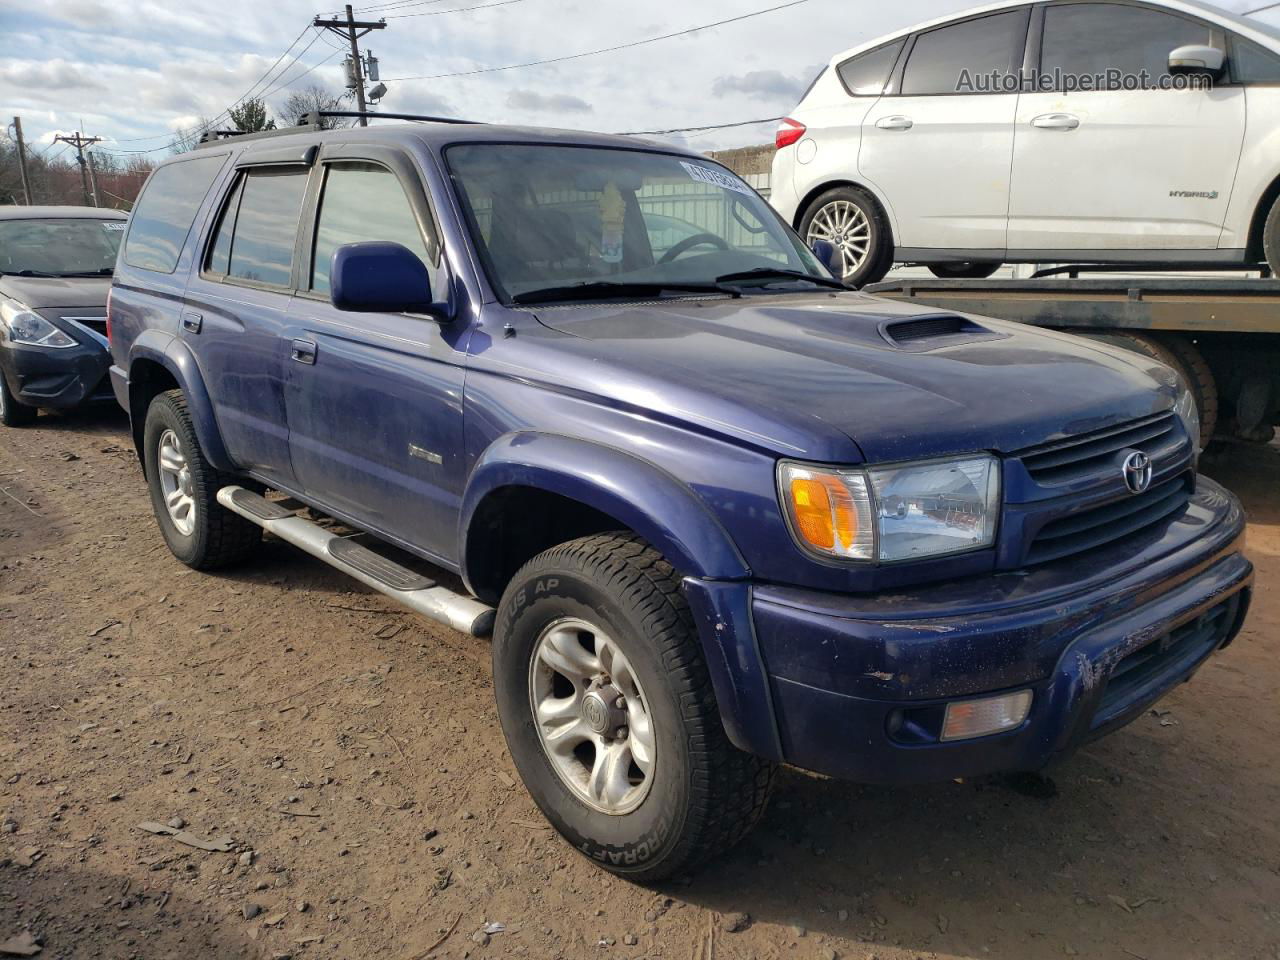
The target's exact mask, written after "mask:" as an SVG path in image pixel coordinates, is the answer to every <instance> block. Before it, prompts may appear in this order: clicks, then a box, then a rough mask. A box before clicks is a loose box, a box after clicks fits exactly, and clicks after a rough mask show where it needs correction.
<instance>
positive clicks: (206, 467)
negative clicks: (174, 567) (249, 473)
mask: <svg viewBox="0 0 1280 960" xmlns="http://www.w3.org/2000/svg"><path fill="white" fill-rule="evenodd" d="M166 430H172V431H173V432H174V433H175V434H176V435H177V437H178V441H179V442H180V443H181V445H182V451H183V453H184V454H185V455H186V458H187V464H188V467H189V468H190V471H191V494H192V499H193V500H194V501H195V506H194V511H195V523H194V528H193V529H192V531H191V533H190V534H183V533H181V532H180V531H179V530H178V528H177V527H176V526H174V523H173V520H172V519H171V518H170V516H169V511H168V509H167V508H166V507H165V504H164V494H163V492H162V490H161V486H160V478H159V465H158V462H157V459H158V453H159V449H158V448H159V443H160V437H161V436H162V435H163V434H164V432H165V431H166ZM143 454H144V457H145V466H146V474H147V487H148V488H149V490H150V491H151V506H152V509H153V510H154V511H155V515H156V522H157V523H159V524H160V532H161V533H162V534H163V535H164V539H165V543H167V544H168V545H169V549H170V550H171V551H172V552H173V555H174V556H175V557H177V558H178V559H179V560H181V561H182V562H183V563H185V564H186V565H187V566H189V567H192V568H194V569H196V570H212V569H215V568H217V567H225V566H229V565H231V564H233V563H236V562H238V561H240V560H243V559H244V558H245V557H246V556H248V555H249V554H250V553H252V552H253V551H254V550H255V549H256V548H258V547H259V546H260V545H261V543H262V529H261V528H260V527H258V526H256V525H255V524H252V523H250V522H249V521H248V520H246V519H244V518H243V517H240V516H238V515H236V514H234V513H232V512H231V511H230V510H228V509H227V508H226V507H224V506H222V504H220V503H218V500H217V495H218V491H219V490H220V489H221V488H222V487H224V486H226V485H227V484H231V483H240V482H241V481H240V480H239V479H238V478H237V477H234V476H232V475H230V474H226V473H223V472H222V471H220V470H217V469H215V468H214V467H213V466H212V465H211V464H210V463H209V461H208V460H206V459H205V456H204V451H202V450H201V449H200V441H199V440H198V439H197V437H196V431H195V427H194V426H193V425H192V423H191V414H190V413H189V412H188V410H187V401H186V398H185V397H184V396H183V395H182V391H181V390H170V391H168V392H167V393H161V394H159V395H157V396H156V397H155V399H153V400H152V401H151V405H150V406H149V407H148V408H147V419H146V423H145V425H144V427H143Z"/></svg>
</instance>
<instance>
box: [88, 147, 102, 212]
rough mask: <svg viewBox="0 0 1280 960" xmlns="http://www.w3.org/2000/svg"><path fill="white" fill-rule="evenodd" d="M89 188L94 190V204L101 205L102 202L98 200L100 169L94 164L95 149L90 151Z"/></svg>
mask: <svg viewBox="0 0 1280 960" xmlns="http://www.w3.org/2000/svg"><path fill="white" fill-rule="evenodd" d="M89 189H90V190H92V191H93V205H94V206H95V207H100V206H102V204H101V203H100V202H99V200H98V171H97V169H96V168H95V167H94V164H93V151H92V150H90V151H89Z"/></svg>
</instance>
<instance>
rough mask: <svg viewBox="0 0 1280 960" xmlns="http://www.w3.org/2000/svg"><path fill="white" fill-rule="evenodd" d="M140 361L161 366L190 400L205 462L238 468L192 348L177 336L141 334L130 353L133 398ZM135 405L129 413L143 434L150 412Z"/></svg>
mask: <svg viewBox="0 0 1280 960" xmlns="http://www.w3.org/2000/svg"><path fill="white" fill-rule="evenodd" d="M138 360H150V361H152V362H153V363H158V364H160V365H161V366H162V367H164V368H165V370H167V371H168V372H169V374H170V375H171V376H172V377H173V379H174V380H176V381H177V384H178V389H180V390H181V391H182V394H183V396H184V397H185V398H186V401H187V410H188V412H189V413H190V414H191V422H192V424H193V425H194V426H195V430H196V437H197V438H198V439H199V440H200V449H201V451H202V452H203V453H204V455H205V459H207V460H208V461H209V463H211V464H212V465H213V466H214V467H216V468H217V469H218V470H224V471H228V472H232V471H235V470H236V469H237V468H236V465H235V463H234V462H233V461H232V460H231V457H230V456H229V455H228V454H227V448H226V446H225V445H224V444H223V442H222V433H221V431H219V429H218V422H217V420H216V419H215V418H214V415H213V401H212V400H211V399H210V398H209V391H208V389H206V387H205V385H204V377H203V376H202V375H201V373H200V368H199V366H198V365H197V364H196V358H195V355H194V354H193V353H192V352H191V349H190V348H189V347H188V346H187V345H186V344H185V343H183V342H182V341H181V340H179V339H178V338H177V337H174V336H172V335H170V334H167V333H164V332H163V331H160V330H146V331H144V332H143V333H142V334H140V335H139V336H138V339H137V340H135V341H134V342H133V345H132V347H131V348H130V350H129V385H130V396H131V397H132V395H133V382H134V370H135V363H136V361H138ZM134 406H135V405H134V404H133V403H132V402H130V405H129V414H130V416H131V417H132V418H133V419H134V421H135V424H137V425H138V426H137V427H136V428H135V429H136V430H137V431H138V432H140V430H141V427H140V423H141V421H142V420H145V418H146V416H147V411H146V410H145V409H141V410H137V409H134ZM139 457H141V451H139Z"/></svg>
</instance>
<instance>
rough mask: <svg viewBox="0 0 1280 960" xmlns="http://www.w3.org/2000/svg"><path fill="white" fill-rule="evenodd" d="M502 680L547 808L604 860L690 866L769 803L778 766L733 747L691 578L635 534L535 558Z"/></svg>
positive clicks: (509, 632)
mask: <svg viewBox="0 0 1280 960" xmlns="http://www.w3.org/2000/svg"><path fill="white" fill-rule="evenodd" d="M493 674H494V688H495V692H496V694H497V700H498V712H499V715H500V717H501V719H502V729H503V733H504V734H505V735H506V739H507V745H508V747H509V748H510V750H511V756H512V759H513V760H514V761H515V764H516V768H517V769H518V770H519V772H520V776H521V778H522V779H523V780H524V782H525V786H526V787H527V788H528V790H529V793H530V794H531V795H532V797H533V799H534V802H536V803H537V804H538V806H539V807H540V808H541V809H542V812H543V813H544V814H545V815H546V817H547V819H548V820H549V821H551V823H552V825H554V826H555V828H556V829H557V830H558V831H559V832H560V833H561V834H562V835H563V836H564V837H565V839H567V840H568V841H569V842H570V843H571V844H572V845H573V846H574V847H576V848H577V849H578V850H579V851H580V852H581V853H583V854H585V855H586V856H588V857H591V858H592V859H593V860H595V861H596V862H597V863H598V864H600V865H601V866H602V867H604V868H605V869H606V870H610V871H612V872H614V873H618V874H623V875H625V876H627V877H629V878H631V879H633V880H637V881H641V882H653V881H658V880H662V879H665V878H668V877H672V876H677V875H680V874H681V873H683V872H685V871H687V870H688V869H690V868H691V867H693V866H696V865H697V864H698V863H700V862H701V861H703V860H705V859H707V858H708V857H711V856H714V855H716V854H718V853H720V852H721V851H723V850H725V849H727V848H728V847H730V846H732V845H733V844H734V843H736V842H737V841H738V840H739V839H740V838H741V837H742V836H743V835H744V834H745V833H746V832H747V831H748V830H749V829H750V828H751V827H752V826H753V825H754V824H755V822H756V821H757V820H758V819H759V817H760V815H761V813H763V811H764V807H765V803H766V801H767V798H768V793H769V787H770V785H771V783H772V779H773V770H774V768H773V765H772V764H770V763H768V762H767V761H764V760H760V759H758V758H756V757H752V756H750V755H749V754H746V753H743V752H742V751H740V750H738V749H737V748H735V747H734V746H733V745H732V744H730V743H729V741H728V738H727V737H726V735H725V732H724V726H723V724H722V722H721V720H720V713H719V710H718V708H717V706H716V700H715V695H714V693H713V692H712V690H711V680H710V676H709V675H708V672H707V666H706V663H705V661H704V660H703V657H702V649H701V646H700V644H699V641H698V637H697V634H696V630H695V628H694V626H693V621H692V618H691V616H690V613H689V608H688V605H687V604H686V602H685V600H684V596H683V594H682V592H681V587H680V578H679V576H678V575H677V574H676V573H675V571H674V570H672V568H671V566H670V564H668V563H667V562H666V561H665V560H664V559H663V558H662V556H661V555H660V554H659V553H658V552H657V551H656V550H654V549H653V548H652V547H651V546H649V545H648V544H647V543H645V542H644V541H643V540H640V539H639V538H637V537H635V536H634V535H632V534H628V533H613V534H599V535H595V536H590V537H583V538H581V539H579V540H573V541H570V542H569V543H565V544H562V545H560V546H558V547H553V548H552V549H550V550H548V551H546V552H545V553H542V554H540V555H538V556H537V557H535V558H534V559H533V560H531V561H530V562H529V563H528V564H526V565H525V566H524V567H523V568H522V569H521V570H520V571H519V572H518V573H517V574H516V576H515V577H514V578H513V580H512V581H511V584H510V585H509V586H508V587H507V589H506V591H505V593H504V594H503V597H502V602H501V604H500V606H499V608H498V620H497V627H496V630H495V633H494V641H493Z"/></svg>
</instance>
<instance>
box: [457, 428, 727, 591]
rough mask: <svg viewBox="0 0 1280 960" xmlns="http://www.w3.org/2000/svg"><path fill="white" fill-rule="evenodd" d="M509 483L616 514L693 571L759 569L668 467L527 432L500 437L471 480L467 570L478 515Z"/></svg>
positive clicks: (463, 515) (462, 519)
mask: <svg viewBox="0 0 1280 960" xmlns="http://www.w3.org/2000/svg"><path fill="white" fill-rule="evenodd" d="M503 487H532V488H534V489H537V490H544V491H546V492H548V493H554V494H558V495H560V496H563V497H567V498H568V499H571V500H576V501H578V502H580V503H583V504H585V505H586V506H589V507H593V508H594V509H596V510H599V511H601V512H602V513H606V514H608V515H609V516H611V517H615V518H616V519H617V520H618V521H619V522H620V523H622V524H625V525H626V526H627V527H629V528H630V529H631V530H634V531H635V532H636V533H637V534H639V535H640V536H641V537H644V538H645V539H646V540H647V541H649V543H651V544H652V545H653V546H654V548H655V549H656V550H658V551H659V552H661V553H662V555H663V556H665V557H666V558H667V560H669V561H670V562H671V565H672V566H673V567H675V568H676V569H677V570H678V571H679V572H680V573H681V574H683V575H685V576H694V577H699V578H702V579H706V580H742V579H746V578H747V577H749V576H750V574H751V570H750V568H749V567H748V566H747V562H746V561H745V560H744V559H743V558H742V554H741V553H739V552H738V547H737V545H736V544H735V543H734V542H733V539H732V538H731V537H730V536H729V532H728V531H727V530H725V528H724V526H723V525H722V524H721V523H720V521H719V519H718V518H717V517H716V516H715V515H714V514H713V513H712V512H711V511H710V509H709V508H708V507H707V505H706V504H705V503H704V502H703V501H702V499H701V498H700V497H699V496H698V495H697V494H696V493H694V492H693V490H691V489H690V488H689V487H688V486H687V485H686V484H684V483H683V482H681V481H680V480H678V479H677V478H675V477H674V476H672V475H671V474H670V473H667V472H666V471H665V470H663V469H662V468H660V467H658V466H655V465H654V464H652V463H650V462H648V461H646V460H642V459H640V458H639V457H636V456H633V455H632V454H629V453H626V452H625V451H622V450H618V449H617V448H615V447H609V446H605V445H604V444H600V443H594V442H592V441H589V440H580V439H576V438H574V437H567V436H562V435H559V434H548V433H538V432H533V431H528V432H525V431H521V432H516V433H509V434H506V435H504V436H502V437H500V438H498V439H497V440H495V441H494V442H493V443H492V444H491V445H490V446H489V448H488V449H487V450H485V452H484V453H483V455H481V457H480V459H479V460H477V461H476V464H475V467H474V468H473V469H472V471H471V476H470V477H469V479H468V481H467V489H466V492H465V494H464V495H463V500H462V510H461V512H460V516H459V526H458V543H459V546H460V551H459V554H460V557H461V567H462V570H463V573H464V576H467V574H468V572H469V567H468V560H467V540H468V537H467V531H468V530H469V529H470V527H471V521H472V519H473V517H474V516H475V514H476V511H477V510H478V509H479V507H480V504H481V503H482V502H483V501H484V500H485V498H486V497H487V496H488V495H489V494H491V493H493V492H494V491H496V490H498V489H500V488H503ZM467 580H468V582H471V580H470V577H469V576H468V577H467Z"/></svg>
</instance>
